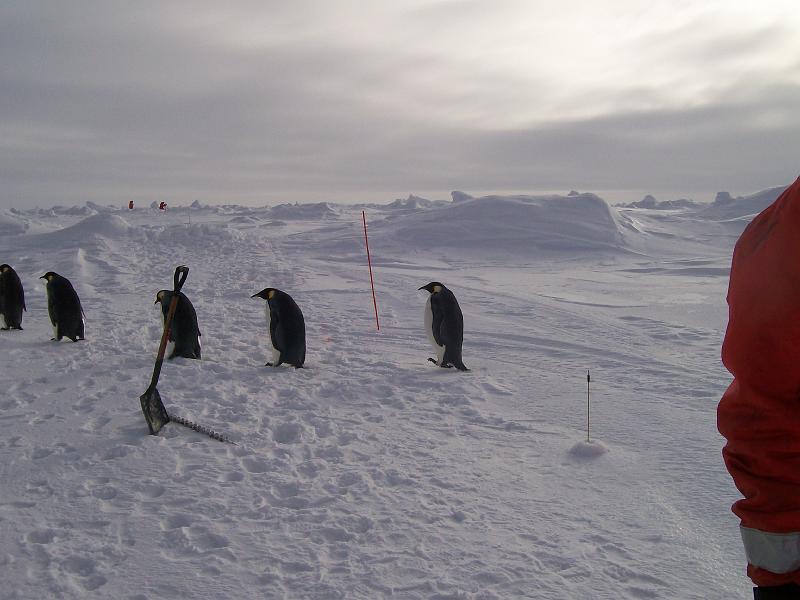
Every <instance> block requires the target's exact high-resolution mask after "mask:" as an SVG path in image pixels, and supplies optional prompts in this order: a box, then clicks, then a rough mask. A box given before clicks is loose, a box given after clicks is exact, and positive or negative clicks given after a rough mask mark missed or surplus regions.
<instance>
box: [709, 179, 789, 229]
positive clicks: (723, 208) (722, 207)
mask: <svg viewBox="0 0 800 600" xmlns="http://www.w3.org/2000/svg"><path fill="white" fill-rule="evenodd" d="M785 189H786V186H780V187H774V188H770V189H767V190H763V191H761V192H757V193H755V194H751V195H749V196H738V197H736V198H734V197H733V196H731V194H730V193H728V192H718V193H717V196H716V198H714V202H713V203H712V204H711V205H710V206H708V208H706V209H704V210H703V211H701V212H700V215H701V216H703V217H706V218H709V219H714V220H719V221H725V220H734V219H741V218H747V219H748V220H749V219H750V218H751V217H753V216H754V215H757V214H758V213H760V212H761V211H762V210H764V209H765V208H767V207H768V206H769V205H770V204H772V203H773V202H775V200H777V199H778V196H780V195H781V194H782V193H783V191H784V190H785Z"/></svg>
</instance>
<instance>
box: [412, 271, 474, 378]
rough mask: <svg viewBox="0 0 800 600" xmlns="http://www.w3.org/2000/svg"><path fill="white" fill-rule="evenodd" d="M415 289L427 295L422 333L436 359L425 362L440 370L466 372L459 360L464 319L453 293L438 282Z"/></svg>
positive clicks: (466, 369)
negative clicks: (448, 369)
mask: <svg viewBox="0 0 800 600" xmlns="http://www.w3.org/2000/svg"><path fill="white" fill-rule="evenodd" d="M419 289H420V290H427V291H428V292H429V293H430V296H428V301H427V302H426V304H425V331H427V333H428V339H430V341H431V345H432V346H433V349H434V351H435V352H436V357H437V358H436V359H433V358H429V359H428V360H429V361H431V362H432V363H433V364H435V365H439V366H440V367H445V368H450V367H455V368H456V369H458V370H459V371H469V369H468V368H467V367H465V366H464V363H463V362H462V360H461V345H462V343H463V341H464V316H463V315H462V314H461V307H459V306H458V300H456V297H455V296H454V295H453V292H451V291H450V290H448V289H447V288H446V287H445V286H444V285H443V284H441V283H439V282H438V281H431V282H430V283H429V284H428V285H423V286H422V287H421V288H419ZM437 359H438V360H437Z"/></svg>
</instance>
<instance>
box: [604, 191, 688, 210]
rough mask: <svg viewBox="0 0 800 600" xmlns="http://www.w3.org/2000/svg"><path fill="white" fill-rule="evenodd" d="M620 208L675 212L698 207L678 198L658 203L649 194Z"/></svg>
mask: <svg viewBox="0 0 800 600" xmlns="http://www.w3.org/2000/svg"><path fill="white" fill-rule="evenodd" d="M620 206H621V207H622V208H649V209H653V210H676V209H684V208H698V207H699V205H698V203H697V202H695V201H694V200H689V199H688V198H678V199H677V200H662V201H658V200H656V199H655V197H654V196H653V195H651V194H647V195H646V196H645V197H644V198H642V199H641V200H639V201H638V202H631V203H630V204H621V205H620Z"/></svg>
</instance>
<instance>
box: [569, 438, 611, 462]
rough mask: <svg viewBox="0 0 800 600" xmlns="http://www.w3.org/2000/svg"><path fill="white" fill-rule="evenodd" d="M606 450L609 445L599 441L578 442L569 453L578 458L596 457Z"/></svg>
mask: <svg viewBox="0 0 800 600" xmlns="http://www.w3.org/2000/svg"><path fill="white" fill-rule="evenodd" d="M606 452H608V447H607V446H605V445H604V444H602V443H600V442H597V441H584V442H578V443H577V444H575V445H574V446H573V447H572V448H570V449H569V453H570V454H572V456H577V457H578V458H596V457H598V456H602V455H603V454H605V453H606Z"/></svg>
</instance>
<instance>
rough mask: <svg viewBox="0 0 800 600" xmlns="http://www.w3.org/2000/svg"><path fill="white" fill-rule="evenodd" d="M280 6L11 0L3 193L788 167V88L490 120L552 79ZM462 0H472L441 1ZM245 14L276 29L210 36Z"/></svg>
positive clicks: (271, 190) (314, 193) (3, 35)
mask: <svg viewBox="0 0 800 600" xmlns="http://www.w3.org/2000/svg"><path fill="white" fill-rule="evenodd" d="M286 6H287V5H286V3H279V2H276V3H264V2H252V3H238V4H236V5H235V6H234V8H219V5H218V4H216V3H207V4H203V3H194V2H186V3H174V2H171V3H164V4H161V3H154V4H139V3H136V4H134V5H131V4H129V3H121V2H120V3H117V2H108V3H105V2H103V3H94V2H91V3H88V2H87V3H79V2H70V3H64V4H50V3H41V4H40V3H28V2H26V3H13V2H9V3H4V4H3V5H2V6H0V179H2V181H3V193H2V194H0V206H2V205H4V204H5V205H9V204H12V205H22V204H40V205H48V204H56V203H78V202H83V201H86V200H93V201H98V202H124V201H126V200H128V199H130V198H132V197H133V198H140V197H142V198H153V197H158V198H166V199H168V200H170V201H173V202H189V201H192V200H195V199H199V200H201V201H206V202H214V201H217V202H222V201H225V202H234V201H236V202H259V203H261V202H267V201H270V202H272V201H282V200H324V199H338V200H345V199H347V198H354V197H356V196H357V197H358V198H359V199H364V196H365V194H372V193H374V194H376V195H379V194H385V193H400V194H402V193H405V192H407V191H414V190H440V191H441V193H442V195H444V194H446V193H447V191H449V190H450V189H454V188H464V189H472V190H486V189H492V188H493V189H504V190H507V189H517V190H520V191H526V190H538V189H549V188H557V189H560V188H570V187H578V188H581V189H607V188H615V189H617V188H622V187H633V188H637V189H638V188H641V189H650V188H661V189H675V190H681V189H689V190H698V189H709V190H716V189H719V188H721V187H730V188H731V189H736V188H737V186H738V187H739V189H744V190H752V189H756V188H757V187H768V186H770V185H777V184H781V183H786V182H787V181H790V180H791V179H793V178H794V176H795V169H796V167H795V161H794V160H793V159H792V157H794V156H797V155H798V150H800V147H799V144H798V140H799V139H800V131H798V125H797V122H796V120H795V119H788V120H787V117H786V115H791V114H793V108H792V107H793V104H792V100H793V99H794V98H796V97H797V92H798V91H799V90H798V89H797V87H796V86H795V87H792V86H788V85H787V86H784V87H778V86H773V87H764V85H762V86H761V87H749V88H746V87H741V88H738V89H733V88H728V89H724V90H722V91H721V92H720V93H721V94H722V97H721V98H720V99H719V100H717V101H716V102H714V103H711V104H709V105H708V106H706V107H705V108H694V109H691V110H681V111H678V110H672V111H663V110H662V111H650V112H641V111H640V112H635V113H624V112H619V113H614V112H613V111H612V112H611V113H610V114H607V115H605V116H603V117H597V118H594V119H584V120H580V121H578V120H572V121H563V120H562V121H560V122H555V123H550V124H547V125H531V124H528V125H525V126H518V127H516V128H514V129H509V128H507V129H499V128H498V126H497V123H491V122H486V118H485V116H486V115H487V114H488V115H491V114H492V113H497V114H498V115H499V116H500V117H504V116H506V115H513V114H514V113H516V112H520V114H522V113H524V109H525V106H526V104H527V103H530V102H535V101H536V94H537V90H538V89H546V87H547V86H548V85H550V86H552V85H557V82H548V81H545V80H538V79H537V78H536V76H535V74H534V75H531V76H530V77H528V78H524V79H523V78H520V77H518V76H516V75H514V74H509V73H507V72H504V71H503V69H502V68H497V69H493V68H491V67H489V68H486V67H483V68H481V69H477V68H474V65H472V64H470V63H469V62H468V61H467V62H463V61H461V60H460V59H459V57H458V55H457V54H458V53H457V52H456V53H454V55H453V56H452V57H447V56H443V55H442V54H441V53H440V52H439V51H438V48H437V49H433V48H428V47H426V46H425V45H424V44H420V45H419V46H417V45H414V44H411V45H409V46H407V47H406V46H403V47H395V46H393V47H383V46H381V45H380V44H376V43H375V41H374V38H375V36H376V34H375V32H372V33H370V34H369V35H367V37H365V38H364V39H351V38H348V37H347V36H341V37H337V36H336V35H335V33H336V23H335V21H334V22H324V23H323V22H316V21H314V20H313V19H312V20H311V21H310V22H309V23H307V24H306V25H303V23H302V20H298V19H299V16H298V15H300V14H303V13H304V12H305V13H309V12H313V11H315V10H317V9H320V10H325V11H328V12H330V11H333V10H334V9H333V8H331V6H330V5H325V6H327V8H324V7H323V5H322V4H319V3H314V2H303V3H302V4H301V5H300V7H301V10H300V13H298V12H297V9H296V8H294V9H291V10H290V9H287V8H286ZM293 6H295V7H296V6H297V5H296V4H295V5H293ZM416 6H419V5H416ZM470 6H471V8H470V9H469V10H470V11H472V12H471V13H469V14H472V15H474V14H475V11H477V10H478V7H477V5H476V3H475V2H469V3H468V4H467V7H470ZM509 6H511V5H509ZM453 8H456V9H463V8H464V6H463V5H461V4H456V5H452V6H451V5H449V4H443V5H441V6H439V7H438V10H441V11H443V12H446V11H448V10H451V9H453ZM375 10H377V9H375ZM248 11H254V12H255V11H261V12H260V13H259V14H261V15H263V14H264V12H266V13H268V14H269V18H268V19H266V20H265V21H264V22H265V23H266V26H267V27H268V28H269V29H270V31H272V32H274V35H270V36H266V37H265V39H264V40H261V41H260V42H259V43H235V42H236V40H231V39H229V38H226V37H225V36H215V35H214V32H215V30H217V29H224V28H225V26H226V25H228V24H230V23H233V24H235V25H236V26H241V25H242V24H243V23H244V24H246V17H247V13H248ZM334 12H335V11H334ZM393 16H394V13H387V15H378V16H376V19H379V18H386V19H389V20H391V18H392V17H393ZM423 16H424V12H423V13H414V12H413V11H411V10H409V11H408V18H409V19H410V20H414V19H417V20H420V22H422V21H424V19H423ZM332 23H333V24H332ZM356 26H357V25H356V24H348V27H356ZM292 28H294V29H297V31H293V30H292ZM418 33H419V32H418ZM399 37H401V38H402V37H403V36H402V35H400V36H399ZM412 37H413V36H412ZM754 43H755V42H754ZM626 83H627V82H626ZM637 93H642V94H657V90H636V89H635V87H634V86H627V87H626V88H625V89H623V90H622V91H617V92H614V93H612V94H610V95H608V96H607V97H606V98H605V99H604V100H605V101H606V102H607V103H610V104H611V105H613V104H614V103H618V104H619V106H626V105H628V104H631V103H633V104H635V102H630V100H631V98H632V97H633V95H635V94H637ZM614 94H617V96H616V97H615V96H614ZM734 99H736V101H734ZM582 101H584V100H582ZM593 101H594V98H593V97H591V96H589V97H587V98H586V99H585V102H586V103H587V104H590V103H592V102H593ZM765 115H766V116H767V117H768V118H765ZM517 120H518V121H519V122H522V121H524V118H519V119H517ZM776 122H777V123H778V124H779V125H780V126H776ZM374 199H376V200H380V199H381V197H380V196H379V197H377V198H374ZM387 199H390V198H387Z"/></svg>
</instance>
